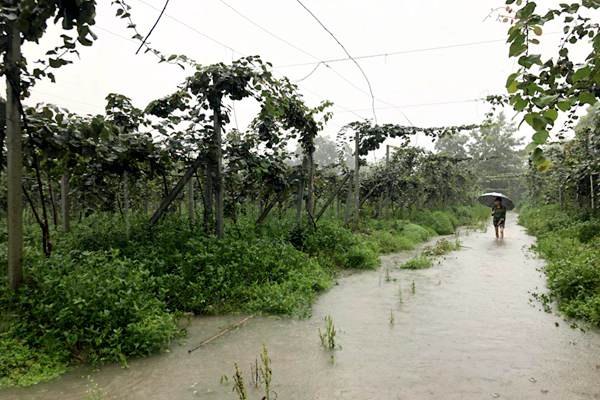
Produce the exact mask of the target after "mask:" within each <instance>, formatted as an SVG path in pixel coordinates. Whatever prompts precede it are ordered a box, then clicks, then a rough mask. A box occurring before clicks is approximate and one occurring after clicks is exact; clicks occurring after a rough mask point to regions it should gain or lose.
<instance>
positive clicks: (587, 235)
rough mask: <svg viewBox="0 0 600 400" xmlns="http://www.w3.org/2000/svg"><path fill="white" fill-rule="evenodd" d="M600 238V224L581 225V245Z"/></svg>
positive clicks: (587, 223) (586, 223) (592, 222)
mask: <svg viewBox="0 0 600 400" xmlns="http://www.w3.org/2000/svg"><path fill="white" fill-rule="evenodd" d="M597 236H600V222H599V221H588V222H585V223H583V224H581V226H580V228H579V233H578V235H577V237H578V238H579V241H580V242H581V243H589V242H590V241H591V240H592V239H594V238H595V237H597Z"/></svg>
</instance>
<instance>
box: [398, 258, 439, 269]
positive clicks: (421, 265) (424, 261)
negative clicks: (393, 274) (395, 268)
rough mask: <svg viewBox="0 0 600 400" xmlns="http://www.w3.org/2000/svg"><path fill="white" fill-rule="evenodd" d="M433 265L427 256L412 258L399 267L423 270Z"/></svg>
mask: <svg viewBox="0 0 600 400" xmlns="http://www.w3.org/2000/svg"><path fill="white" fill-rule="evenodd" d="M432 265H433V261H432V260H431V258H429V257H427V256H423V255H421V256H418V257H414V258H412V259H410V260H408V261H407V262H405V263H404V264H402V265H401V266H400V268H402V269H425V268H430V267H431V266H432Z"/></svg>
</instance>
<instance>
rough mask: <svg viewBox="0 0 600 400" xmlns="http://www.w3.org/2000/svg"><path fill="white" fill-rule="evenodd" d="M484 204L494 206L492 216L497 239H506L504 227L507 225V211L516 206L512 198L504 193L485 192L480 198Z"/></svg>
mask: <svg viewBox="0 0 600 400" xmlns="http://www.w3.org/2000/svg"><path fill="white" fill-rule="evenodd" d="M478 200H479V202H480V203H481V204H483V205H484V206H487V207H491V208H492V217H493V223H494V229H495V231H496V239H504V228H505V226H506V211H507V210H512V209H513V208H515V205H514V203H513V201H512V200H511V199H509V198H508V197H507V196H505V195H503V194H502V193H495V192H494V193H484V194H482V195H481V196H479V198H478Z"/></svg>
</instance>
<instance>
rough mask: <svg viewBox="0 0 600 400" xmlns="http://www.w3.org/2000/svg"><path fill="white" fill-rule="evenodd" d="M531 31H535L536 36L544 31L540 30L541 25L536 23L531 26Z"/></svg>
mask: <svg viewBox="0 0 600 400" xmlns="http://www.w3.org/2000/svg"><path fill="white" fill-rule="evenodd" d="M533 33H535V34H536V35H538V36H542V33H544V31H543V30H542V27H541V26H539V25H536V26H534V27H533Z"/></svg>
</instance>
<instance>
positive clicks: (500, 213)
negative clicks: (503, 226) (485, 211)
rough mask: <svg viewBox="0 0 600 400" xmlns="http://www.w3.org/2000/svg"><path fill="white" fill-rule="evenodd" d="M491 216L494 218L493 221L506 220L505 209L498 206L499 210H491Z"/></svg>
mask: <svg viewBox="0 0 600 400" xmlns="http://www.w3.org/2000/svg"><path fill="white" fill-rule="evenodd" d="M492 215H493V216H494V221H500V220H501V219H506V208H504V207H503V206H500V208H496V207H494V208H492Z"/></svg>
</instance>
